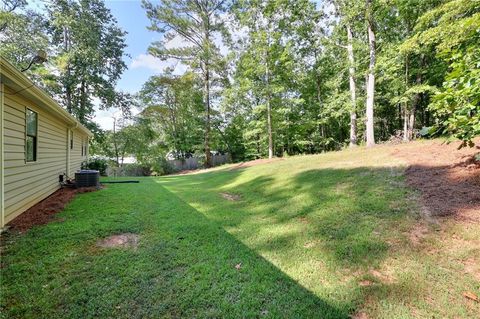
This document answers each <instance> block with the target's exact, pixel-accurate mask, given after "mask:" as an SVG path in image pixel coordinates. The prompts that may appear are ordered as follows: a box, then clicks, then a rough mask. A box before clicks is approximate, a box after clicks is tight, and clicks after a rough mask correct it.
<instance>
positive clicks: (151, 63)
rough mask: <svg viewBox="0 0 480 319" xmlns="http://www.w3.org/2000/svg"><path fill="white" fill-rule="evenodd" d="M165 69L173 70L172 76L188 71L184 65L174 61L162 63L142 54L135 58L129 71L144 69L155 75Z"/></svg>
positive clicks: (151, 56) (169, 60) (157, 59)
mask: <svg viewBox="0 0 480 319" xmlns="http://www.w3.org/2000/svg"><path fill="white" fill-rule="evenodd" d="M167 67H169V68H173V69H174V72H173V73H174V74H183V73H185V72H186V71H187V69H188V67H187V66H186V65H184V64H182V63H180V62H179V61H177V60H175V59H167V60H165V61H162V60H160V59H159V58H156V57H154V56H153V55H150V54H143V53H142V54H140V55H138V56H136V57H135V58H134V59H133V61H132V63H131V64H130V68H131V69H139V68H146V69H149V70H151V71H154V72H157V73H163V72H164V71H165V69H166V68H167Z"/></svg>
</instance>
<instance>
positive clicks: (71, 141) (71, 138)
mask: <svg viewBox="0 0 480 319" xmlns="http://www.w3.org/2000/svg"><path fill="white" fill-rule="evenodd" d="M70 149H71V150H73V132H72V131H70Z"/></svg>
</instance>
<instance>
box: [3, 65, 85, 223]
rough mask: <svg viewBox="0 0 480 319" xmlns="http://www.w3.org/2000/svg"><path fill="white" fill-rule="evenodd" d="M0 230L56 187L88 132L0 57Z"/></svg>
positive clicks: (81, 153)
mask: <svg viewBox="0 0 480 319" xmlns="http://www.w3.org/2000/svg"><path fill="white" fill-rule="evenodd" d="M0 125H1V126H0V129H1V130H0V131H1V134H0V208H1V217H0V218H1V219H0V227H3V226H5V225H6V224H8V222H10V221H11V220H12V219H14V218H15V217H17V216H18V215H20V214H21V213H23V212H24V211H26V210H27V209H28V208H30V207H31V206H33V205H34V204H36V203H38V202H40V201H41V200H43V199H45V198H46V197H48V196H49V195H51V194H52V193H53V192H55V191H56V190H58V189H59V188H60V179H61V176H63V175H67V176H68V177H73V176H74V174H75V172H76V171H77V170H79V169H80V166H81V163H82V162H83V161H85V160H86V159H87V155H88V141H89V138H90V137H91V136H92V133H91V132H90V131H89V130H88V129H86V128H85V127H84V126H82V125H81V124H80V123H79V122H78V120H76V119H75V118H74V117H73V116H71V115H70V114H69V113H68V112H67V111H66V110H64V109H63V108H62V107H61V106H60V105H59V104H58V103H57V102H55V101H54V100H53V99H52V98H51V97H50V96H49V95H48V94H47V93H45V91H43V90H42V89H40V88H39V87H37V86H36V85H35V84H34V83H33V82H32V81H31V80H29V79H28V78H27V77H26V76H25V75H24V74H23V73H21V72H20V71H19V70H17V69H16V68H15V67H13V66H12V65H11V64H10V63H9V62H7V61H6V60H5V59H4V58H2V57H0Z"/></svg>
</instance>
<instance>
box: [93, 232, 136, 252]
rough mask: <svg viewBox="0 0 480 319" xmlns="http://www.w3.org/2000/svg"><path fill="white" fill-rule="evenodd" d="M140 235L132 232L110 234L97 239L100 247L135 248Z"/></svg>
mask: <svg viewBox="0 0 480 319" xmlns="http://www.w3.org/2000/svg"><path fill="white" fill-rule="evenodd" d="M139 239H140V236H139V235H137V234H132V233H125V234H118V235H112V236H109V237H107V238H104V239H101V240H99V241H97V246H98V247H101V248H133V249H136V248H137V246H138V241H139Z"/></svg>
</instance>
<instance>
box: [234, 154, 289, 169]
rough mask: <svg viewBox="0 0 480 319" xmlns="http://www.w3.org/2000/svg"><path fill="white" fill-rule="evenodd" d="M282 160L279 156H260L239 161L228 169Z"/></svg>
mask: <svg viewBox="0 0 480 319" xmlns="http://www.w3.org/2000/svg"><path fill="white" fill-rule="evenodd" d="M283 160H284V159H283V158H281V157H276V158H260V159H256V160H253V161H248V162H241V163H239V164H237V165H235V166H233V167H232V168H230V170H234V169H239V168H245V167H252V166H257V165H261V164H268V163H273V162H278V161H283Z"/></svg>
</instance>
